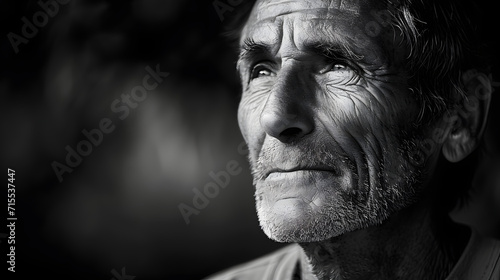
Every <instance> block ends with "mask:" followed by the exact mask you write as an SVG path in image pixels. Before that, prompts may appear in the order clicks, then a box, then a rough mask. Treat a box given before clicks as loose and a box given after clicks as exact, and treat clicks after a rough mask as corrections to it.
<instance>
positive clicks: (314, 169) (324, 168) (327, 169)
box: [264, 166, 338, 180]
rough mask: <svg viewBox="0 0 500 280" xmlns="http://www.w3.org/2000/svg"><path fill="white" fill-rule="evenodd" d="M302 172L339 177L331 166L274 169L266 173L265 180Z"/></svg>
mask: <svg viewBox="0 0 500 280" xmlns="http://www.w3.org/2000/svg"><path fill="white" fill-rule="evenodd" d="M301 171H310V172H329V173H333V175H338V172H337V170H336V169H335V168H333V167H331V166H297V167H293V168H288V169H282V168H273V169H270V170H269V171H268V172H266V173H265V176H264V180H265V179H267V178H268V177H269V175H271V174H277V175H278V174H285V173H293V172H301Z"/></svg>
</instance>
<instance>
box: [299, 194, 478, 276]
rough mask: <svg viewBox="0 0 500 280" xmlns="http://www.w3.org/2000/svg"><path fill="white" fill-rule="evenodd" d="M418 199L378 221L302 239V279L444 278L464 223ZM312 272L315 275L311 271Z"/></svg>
mask: <svg viewBox="0 0 500 280" xmlns="http://www.w3.org/2000/svg"><path fill="white" fill-rule="evenodd" d="M428 205H431V204H430V203H429V202H421V203H418V204H416V205H414V206H412V207H409V208H407V209H405V210H402V211H400V212H399V213H397V214H395V215H393V216H392V217H391V218H389V219H388V220H386V221H385V222H384V223H382V224H381V225H379V226H375V227H369V228H366V229H362V230H358V231H354V232H350V233H347V234H344V235H342V236H338V237H334V238H331V239H329V240H325V241H321V242H312V243H301V244H300V246H301V247H302V248H303V250H304V252H305V255H306V258H307V262H308V263H309V266H308V267H303V275H304V277H303V278H304V279H319V280H326V279H328V280H341V279H345V280H346V279H371V280H375V279H409V280H411V279H445V278H446V276H447V275H448V274H449V273H450V271H451V269H452V268H453V266H454V265H455V264H456V262H457V261H458V259H459V257H460V255H461V254H462V252H463V249H464V248H465V245H466V244H467V242H468V239H469V235H470V232H469V230H468V228H466V227H464V226H460V225H458V224H455V223H453V222H452V221H451V219H450V218H449V217H448V215H435V214H434V213H433V211H432V209H431V208H430V207H429V206H428ZM313 275H314V276H313Z"/></svg>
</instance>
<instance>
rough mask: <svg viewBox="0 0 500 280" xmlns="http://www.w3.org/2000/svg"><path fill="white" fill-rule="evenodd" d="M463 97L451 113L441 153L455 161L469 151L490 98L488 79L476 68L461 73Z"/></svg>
mask: <svg viewBox="0 0 500 280" xmlns="http://www.w3.org/2000/svg"><path fill="white" fill-rule="evenodd" d="M462 83H463V86H464V90H465V93H466V98H464V100H463V102H462V103H461V104H460V105H459V106H457V108H456V109H455V110H454V111H453V112H452V113H451V114H452V115H451V118H450V120H453V121H452V122H451V123H450V127H449V129H447V132H448V135H447V137H446V139H445V141H444V143H443V155H444V157H445V158H446V159H447V160H449V161H451V162H458V161H461V160H462V159H464V158H466V157H467V156H468V155H469V154H470V153H472V152H473V151H474V150H475V149H476V147H477V146H478V143H479V142H480V139H481V137H482V134H483V130H484V128H485V126H486V120H487V116H488V110H489V107H490V100H491V93H492V89H491V80H490V78H489V77H488V76H487V75H485V74H484V73H481V72H478V71H477V70H475V69H471V70H468V71H466V72H464V73H462Z"/></svg>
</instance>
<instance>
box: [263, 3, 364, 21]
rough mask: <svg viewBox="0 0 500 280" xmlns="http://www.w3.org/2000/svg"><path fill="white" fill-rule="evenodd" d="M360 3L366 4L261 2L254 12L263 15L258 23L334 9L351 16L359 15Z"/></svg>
mask: <svg viewBox="0 0 500 280" xmlns="http://www.w3.org/2000/svg"><path fill="white" fill-rule="evenodd" d="M360 2H364V0H322V1H317V0H283V1H279V0H277V1H276V0H274V1H273V0H261V1H258V2H257V5H255V8H254V12H255V11H260V12H261V14H258V15H256V17H257V18H256V20H257V21H258V20H259V19H265V18H266V17H273V16H278V15H285V14H289V13H291V12H294V11H304V10H314V9H326V10H329V9H334V10H337V11H343V12H348V13H351V14H359V12H360V7H361V5H360Z"/></svg>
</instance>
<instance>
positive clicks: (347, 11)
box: [240, 0, 398, 60]
mask: <svg viewBox="0 0 500 280" xmlns="http://www.w3.org/2000/svg"><path fill="white" fill-rule="evenodd" d="M384 3H385V1H380V0H378V1H374V0H258V1H257V3H256V4H255V6H254V8H253V10H252V12H251V14H250V16H249V18H248V21H247V23H246V25H245V26H244V28H243V30H242V34H241V35H242V36H241V38H240V43H241V45H242V46H243V45H244V41H245V40H246V39H252V40H253V41H256V42H260V43H264V44H265V45H269V46H272V48H273V49H275V50H274V51H277V49H279V48H280V45H281V44H282V43H283V40H285V41H287V42H293V44H295V43H296V44H298V45H297V46H298V47H299V49H300V48H301V45H307V44H308V43H309V42H311V43H313V42H325V43H333V44H340V45H350V46H351V47H352V49H354V50H356V49H357V50H359V51H360V53H361V52H364V55H366V56H368V57H372V58H374V59H377V60H383V56H385V54H387V53H388V52H387V50H388V48H391V47H392V46H394V40H395V39H396V37H398V35H396V34H395V32H393V29H392V28H383V29H384V30H380V34H377V36H368V34H370V33H369V32H367V31H366V30H367V28H368V27H370V24H372V25H373V24H374V23H376V18H374V16H373V15H374V14H375V13H376V12H380V11H383V10H384V9H387V6H386V4H384ZM378 27H381V25H378ZM382 54H384V55H382Z"/></svg>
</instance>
